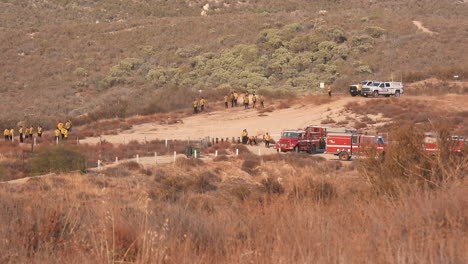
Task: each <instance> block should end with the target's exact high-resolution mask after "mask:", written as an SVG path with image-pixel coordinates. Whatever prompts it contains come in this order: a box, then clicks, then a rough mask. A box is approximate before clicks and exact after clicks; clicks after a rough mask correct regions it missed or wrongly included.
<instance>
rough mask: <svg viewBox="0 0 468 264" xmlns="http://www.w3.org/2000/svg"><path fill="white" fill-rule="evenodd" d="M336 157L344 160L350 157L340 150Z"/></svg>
mask: <svg viewBox="0 0 468 264" xmlns="http://www.w3.org/2000/svg"><path fill="white" fill-rule="evenodd" d="M338 158H339V159H340V160H341V161H346V160H349V159H350V158H351V157H350V156H349V154H348V152H346V151H342V152H340V154H338Z"/></svg>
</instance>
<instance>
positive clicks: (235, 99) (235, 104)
mask: <svg viewBox="0 0 468 264" xmlns="http://www.w3.org/2000/svg"><path fill="white" fill-rule="evenodd" d="M237 98H239V94H237V92H236V91H234V106H237Z"/></svg>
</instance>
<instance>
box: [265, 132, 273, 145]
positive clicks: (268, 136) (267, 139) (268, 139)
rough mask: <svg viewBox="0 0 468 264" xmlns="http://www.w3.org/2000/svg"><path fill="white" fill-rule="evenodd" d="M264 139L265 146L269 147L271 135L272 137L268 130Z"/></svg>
mask: <svg viewBox="0 0 468 264" xmlns="http://www.w3.org/2000/svg"><path fill="white" fill-rule="evenodd" d="M263 140H264V141H265V147H266V148H269V147H270V141H271V137H270V134H268V132H266V134H265V135H264V136H263Z"/></svg>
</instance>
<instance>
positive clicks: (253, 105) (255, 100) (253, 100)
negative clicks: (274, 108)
mask: <svg viewBox="0 0 468 264" xmlns="http://www.w3.org/2000/svg"><path fill="white" fill-rule="evenodd" d="M256 104H257V96H256V95H255V93H254V94H253V95H252V107H253V108H255V105H256Z"/></svg>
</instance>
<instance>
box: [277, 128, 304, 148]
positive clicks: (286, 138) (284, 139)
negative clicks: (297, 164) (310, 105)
mask: <svg viewBox="0 0 468 264" xmlns="http://www.w3.org/2000/svg"><path fill="white" fill-rule="evenodd" d="M305 134H306V131H305V130H284V131H283V132H281V138H280V139H279V140H278V142H276V145H275V149H276V150H277V151H278V152H286V151H296V152H299V140H301V139H303V138H304V135H305Z"/></svg>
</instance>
